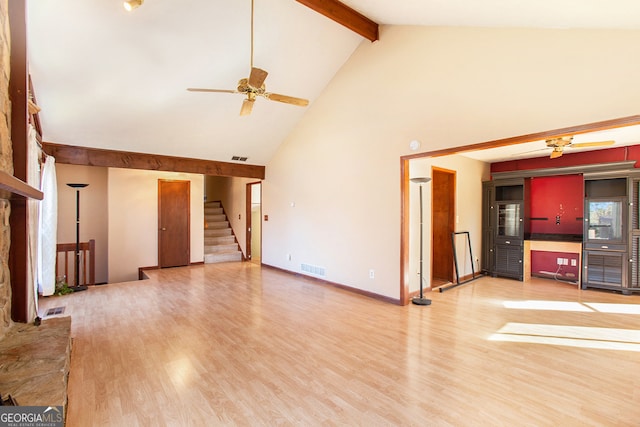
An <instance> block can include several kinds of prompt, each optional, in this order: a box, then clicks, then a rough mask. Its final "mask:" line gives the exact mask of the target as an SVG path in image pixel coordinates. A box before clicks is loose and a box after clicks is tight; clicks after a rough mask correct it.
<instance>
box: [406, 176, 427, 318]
mask: <svg viewBox="0 0 640 427" xmlns="http://www.w3.org/2000/svg"><path fill="white" fill-rule="evenodd" d="M429 181H431V178H429V177H420V178H411V182H413V183H415V184H418V185H420V296H419V297H416V298H413V299H412V300H411V302H412V303H414V304H416V305H431V300H430V299H428V298H425V297H424V294H423V292H422V261H423V259H422V245H423V242H422V230H423V225H422V223H423V216H422V185H423V184H426V183H427V182H429Z"/></svg>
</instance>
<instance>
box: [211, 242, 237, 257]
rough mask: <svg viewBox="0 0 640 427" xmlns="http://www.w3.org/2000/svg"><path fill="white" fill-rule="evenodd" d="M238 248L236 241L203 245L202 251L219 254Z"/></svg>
mask: <svg viewBox="0 0 640 427" xmlns="http://www.w3.org/2000/svg"><path fill="white" fill-rule="evenodd" d="M237 250H238V244H237V243H231V244H228V245H205V247H204V253H205V255H206V254H219V253H222V252H234V251H237Z"/></svg>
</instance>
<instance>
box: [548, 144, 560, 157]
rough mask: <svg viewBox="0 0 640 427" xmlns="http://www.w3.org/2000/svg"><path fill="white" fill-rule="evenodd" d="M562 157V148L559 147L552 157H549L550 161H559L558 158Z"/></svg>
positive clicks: (555, 149) (554, 150)
mask: <svg viewBox="0 0 640 427" xmlns="http://www.w3.org/2000/svg"><path fill="white" fill-rule="evenodd" d="M560 156H562V148H560V147H558V148H554V149H553V151H552V152H551V155H550V156H549V158H550V159H557V158H558V157H560Z"/></svg>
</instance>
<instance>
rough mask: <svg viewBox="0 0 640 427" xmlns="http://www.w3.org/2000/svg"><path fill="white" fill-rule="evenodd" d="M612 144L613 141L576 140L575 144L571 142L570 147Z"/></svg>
mask: <svg viewBox="0 0 640 427" xmlns="http://www.w3.org/2000/svg"><path fill="white" fill-rule="evenodd" d="M613 144H615V141H597V142H577V143H575V144H571V148H580V147H605V146H607V145H613Z"/></svg>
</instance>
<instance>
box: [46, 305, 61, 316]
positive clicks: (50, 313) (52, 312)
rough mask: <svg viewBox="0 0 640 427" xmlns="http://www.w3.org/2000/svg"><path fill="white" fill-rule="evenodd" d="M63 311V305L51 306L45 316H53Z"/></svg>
mask: <svg viewBox="0 0 640 427" xmlns="http://www.w3.org/2000/svg"><path fill="white" fill-rule="evenodd" d="M63 313H64V307H53V308H50V309H49V310H47V314H46V316H55V315H57V314H63Z"/></svg>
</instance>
